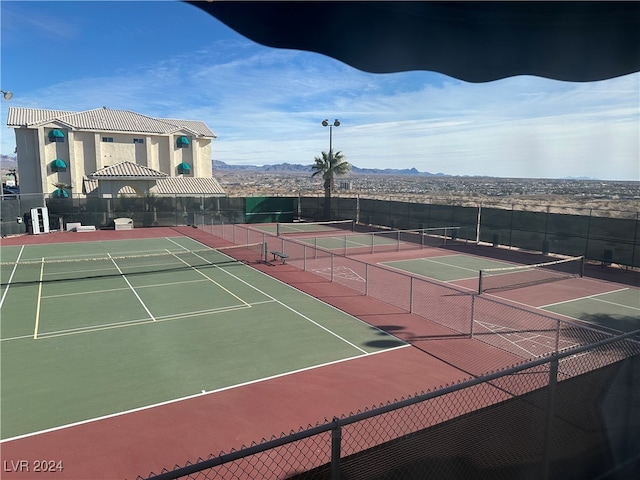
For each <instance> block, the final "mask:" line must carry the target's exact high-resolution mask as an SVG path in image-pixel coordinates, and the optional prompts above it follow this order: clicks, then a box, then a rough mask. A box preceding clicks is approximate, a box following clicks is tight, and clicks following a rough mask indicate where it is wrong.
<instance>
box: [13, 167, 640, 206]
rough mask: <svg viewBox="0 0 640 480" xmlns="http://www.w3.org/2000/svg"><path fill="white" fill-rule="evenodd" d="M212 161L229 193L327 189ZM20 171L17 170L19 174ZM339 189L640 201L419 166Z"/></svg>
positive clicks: (305, 174) (275, 170)
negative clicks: (437, 171) (421, 170)
mask: <svg viewBox="0 0 640 480" xmlns="http://www.w3.org/2000/svg"><path fill="white" fill-rule="evenodd" d="M1 160H2V182H3V185H4V184H5V183H6V182H7V180H8V181H9V182H11V180H13V177H12V176H11V175H10V172H11V171H13V170H17V161H16V158H15V157H14V156H11V155H2V156H1ZM212 163H213V175H214V176H215V177H216V178H217V179H218V181H219V182H220V184H221V185H222V187H223V188H224V189H225V191H226V192H227V193H228V194H229V195H252V194H256V195H291V194H298V193H299V194H313V195H315V194H322V192H323V190H322V181H321V179H318V178H317V177H311V174H312V169H311V165H299V164H288V163H283V164H279V165H264V166H255V165H228V164H226V163H224V162H221V161H217V160H213V161H212ZM7 174H9V176H7ZM19 174H20V173H19V171H18V172H17V175H18V178H19ZM336 194H337V195H353V194H365V195H368V196H388V195H396V196H404V197H411V196H414V195H433V196H458V197H464V198H466V199H472V198H474V197H490V198H494V199H496V200H497V199H507V198H523V199H524V198H530V199H531V198H534V199H535V198H538V199H540V198H542V197H545V196H554V197H556V196H559V197H564V200H565V201H567V200H572V201H573V202H576V203H581V202H582V201H586V200H598V199H600V200H615V201H622V202H629V201H631V204H629V207H630V208H632V209H633V210H637V209H638V206H637V205H636V203H638V205H640V181H637V182H632V181H614V180H597V179H588V178H566V179H525V178H498V177H477V176H468V177H467V176H449V175H446V174H444V173H435V174H434V173H428V172H419V171H418V170H416V169H415V168H412V169H384V170H380V169H366V168H358V167H356V166H353V167H352V171H351V172H350V173H349V174H348V175H346V176H344V177H337V178H336Z"/></svg>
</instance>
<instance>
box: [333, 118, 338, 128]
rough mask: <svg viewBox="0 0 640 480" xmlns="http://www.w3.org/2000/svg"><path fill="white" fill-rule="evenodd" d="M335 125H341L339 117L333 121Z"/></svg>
mask: <svg viewBox="0 0 640 480" xmlns="http://www.w3.org/2000/svg"><path fill="white" fill-rule="evenodd" d="M333 126H334V127H339V126H340V122H339V121H338V119H337V118H336V119H335V120H334V121H333Z"/></svg>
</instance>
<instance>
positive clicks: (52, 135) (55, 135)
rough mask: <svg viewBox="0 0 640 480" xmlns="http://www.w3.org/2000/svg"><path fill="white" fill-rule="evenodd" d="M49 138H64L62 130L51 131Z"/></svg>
mask: <svg viewBox="0 0 640 480" xmlns="http://www.w3.org/2000/svg"><path fill="white" fill-rule="evenodd" d="M49 138H64V133H62V130H58V129H54V130H50V131H49Z"/></svg>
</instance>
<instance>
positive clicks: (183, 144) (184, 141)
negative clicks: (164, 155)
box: [176, 137, 189, 148]
mask: <svg viewBox="0 0 640 480" xmlns="http://www.w3.org/2000/svg"><path fill="white" fill-rule="evenodd" d="M176 146H177V147H178V148H189V139H188V138H187V137H178V140H177V141H176Z"/></svg>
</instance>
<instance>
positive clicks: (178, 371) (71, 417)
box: [0, 237, 405, 439]
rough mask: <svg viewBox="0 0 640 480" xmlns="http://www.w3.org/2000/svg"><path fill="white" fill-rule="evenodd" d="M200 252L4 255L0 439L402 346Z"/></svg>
mask: <svg viewBox="0 0 640 480" xmlns="http://www.w3.org/2000/svg"><path fill="white" fill-rule="evenodd" d="M203 249H205V247H203V245H201V244H199V243H198V242H196V241H194V240H191V239H189V238H186V237H175V238H162V239H145V240H127V241H106V242H86V243H84V242H81V243H74V244H55V245H33V246H25V247H2V248H1V249H0V254H1V255H2V261H3V262H8V261H16V260H18V263H17V265H16V266H15V268H7V264H5V265H4V266H3V268H2V272H1V275H2V283H3V288H2V291H1V295H2V297H1V300H0V302H1V303H0V308H1V314H2V330H1V332H0V342H1V352H0V354H1V361H2V367H1V368H2V372H1V373H2V376H1V401H2V404H1V405H2V412H1V413H2V431H1V436H2V439H7V438H13V437H16V436H20V435H24V434H29V433H32V432H37V431H42V430H45V429H50V428H56V427H59V426H61V425H68V424H72V423H75V422H82V421H86V420H90V419H95V418H98V417H101V416H107V415H112V414H117V413H120V412H123V411H129V410H133V409H137V408H144V407H147V406H149V405H155V404H159V403H162V402H167V401H173V400H176V399H181V398H188V397H190V396H194V395H200V394H202V392H203V390H204V391H205V392H211V391H215V390H219V389H224V388H229V387H233V386H237V385H240V384H243V383H247V382H253V381H258V380H261V379H265V378H269V377H273V376H277V375H282V374H287V373H291V372H295V371H297V370H302V369H307V368H313V367H317V366H319V365H323V364H327V363H331V362H337V361H345V360H348V359H351V358H355V357H361V356H364V355H370V354H375V353H378V352H380V351H383V350H384V349H388V348H396V347H401V346H404V345H405V343H403V342H402V341H400V340H398V339H396V338H395V337H392V336H390V335H388V334H386V333H384V332H382V331H380V330H378V329H375V328H373V327H371V326H370V325H367V324H365V323H363V322H361V321H359V320H358V319H356V318H354V317H351V316H350V315H347V314H345V313H343V312H341V311H339V310H337V309H335V308H333V307H331V306H329V305H326V304H324V303H322V302H320V301H318V300H316V299H314V298H313V297H310V296H308V295H306V294H304V293H302V292H300V291H298V290H296V289H293V288H291V287H289V286H287V285H285V284H283V283H281V282H279V281H277V280H274V279H272V278H271V277H269V276H267V275H264V274H262V273H260V272H258V271H256V270H254V269H252V268H251V267H249V266H247V265H245V264H244V263H242V262H237V261H233V259H231V258H229V257H227V256H226V255H225V254H224V253H219V252H216V251H213V250H211V254H210V255H209V254H206V252H205V251H203ZM192 252H197V253H192ZM159 253H163V255H158V254H159ZM132 254H141V255H145V257H140V258H138V259H135V258H134V259H131V261H129V259H128V258H127V257H124V256H123V255H129V256H130V255H132ZM71 257H73V258H76V259H89V258H94V257H101V260H84V261H81V262H65V261H63V260H65V259H69V258H71ZM203 258H204V260H205V261H203ZM43 259H44V262H43V261H42V260H43ZM185 262H187V263H189V262H193V265H194V266H193V267H192V266H190V265H189V264H185ZM69 268H71V270H72V271H71V272H69V271H66V269H69ZM69 275H77V276H78V277H80V279H77V280H69V279H67V278H69ZM60 276H62V278H63V279H62V280H60V279H59V278H60ZM89 276H91V277H93V276H95V277H97V278H87V277H89ZM34 278H35V281H34ZM41 280H42V281H41ZM381 345H384V347H381Z"/></svg>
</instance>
